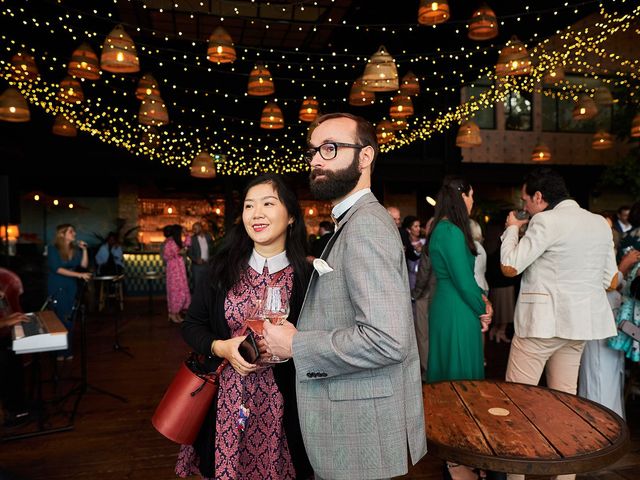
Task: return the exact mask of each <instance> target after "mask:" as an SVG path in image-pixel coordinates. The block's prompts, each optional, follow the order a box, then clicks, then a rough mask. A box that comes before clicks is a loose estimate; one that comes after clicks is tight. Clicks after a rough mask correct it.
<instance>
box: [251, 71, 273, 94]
mask: <svg viewBox="0 0 640 480" xmlns="http://www.w3.org/2000/svg"><path fill="white" fill-rule="evenodd" d="M275 91H276V89H275V87H274V85H273V78H271V73H270V72H269V70H267V68H266V67H265V66H264V65H256V67H255V68H254V69H253V70H252V71H251V74H250V75H249V85H248V87H247V93H248V94H249V95H255V96H258V97H261V96H265V95H273V93H274V92H275Z"/></svg>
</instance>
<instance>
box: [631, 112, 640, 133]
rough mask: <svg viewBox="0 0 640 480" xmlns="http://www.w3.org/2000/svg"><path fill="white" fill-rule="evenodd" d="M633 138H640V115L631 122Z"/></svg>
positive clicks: (637, 114)
mask: <svg viewBox="0 0 640 480" xmlns="http://www.w3.org/2000/svg"><path fill="white" fill-rule="evenodd" d="M631 136H632V137H633V138H638V137H640V113H636V116H635V117H633V120H632V121H631Z"/></svg>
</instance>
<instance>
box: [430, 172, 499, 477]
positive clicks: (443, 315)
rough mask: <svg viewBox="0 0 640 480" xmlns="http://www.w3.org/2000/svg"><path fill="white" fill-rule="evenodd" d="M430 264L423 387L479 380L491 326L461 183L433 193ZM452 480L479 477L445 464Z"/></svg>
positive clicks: (449, 180)
mask: <svg viewBox="0 0 640 480" xmlns="http://www.w3.org/2000/svg"><path fill="white" fill-rule="evenodd" d="M436 202H437V203H436V211H435V214H434V224H435V227H434V228H433V230H432V231H431V235H430V237H429V258H430V260H431V267H432V269H433V273H435V275H436V288H435V293H434V295H433V299H432V301H431V306H430V308H429V361H428V363H427V381H428V382H437V381H440V380H479V379H482V378H484V355H483V349H482V332H484V331H486V330H487V329H488V328H489V323H490V322H491V314H492V313H493V312H492V310H491V304H490V303H489V301H488V300H487V299H486V297H485V296H484V294H483V292H482V290H481V289H480V287H479V286H478V284H477V283H476V280H475V278H474V273H473V271H474V268H473V267H474V263H475V258H476V255H477V250H476V247H475V245H474V243H473V238H472V237H471V231H470V228H469V213H470V212H471V208H472V207H473V189H472V188H471V185H469V183H468V182H467V181H466V180H464V179H463V178H460V177H446V178H445V179H444V181H443V184H442V188H441V189H440V191H439V192H438V197H437V200H436ZM447 469H448V471H449V474H450V475H451V478H452V479H453V480H473V479H477V478H479V473H477V472H476V471H474V470H472V469H471V468H469V467H467V466H465V465H459V464H456V463H451V462H447Z"/></svg>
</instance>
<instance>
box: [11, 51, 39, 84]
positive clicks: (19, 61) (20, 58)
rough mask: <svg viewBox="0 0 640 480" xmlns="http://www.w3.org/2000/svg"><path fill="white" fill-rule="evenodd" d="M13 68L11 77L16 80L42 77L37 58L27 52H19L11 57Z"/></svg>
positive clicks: (21, 80)
mask: <svg viewBox="0 0 640 480" xmlns="http://www.w3.org/2000/svg"><path fill="white" fill-rule="evenodd" d="M11 68H12V72H11V78H12V79H14V80H15V81H16V82H23V81H25V80H37V79H38V78H40V73H39V72H38V66H37V65H36V60H35V59H34V58H33V55H29V54H28V53H27V52H18V53H16V54H15V55H14V56H13V57H11Z"/></svg>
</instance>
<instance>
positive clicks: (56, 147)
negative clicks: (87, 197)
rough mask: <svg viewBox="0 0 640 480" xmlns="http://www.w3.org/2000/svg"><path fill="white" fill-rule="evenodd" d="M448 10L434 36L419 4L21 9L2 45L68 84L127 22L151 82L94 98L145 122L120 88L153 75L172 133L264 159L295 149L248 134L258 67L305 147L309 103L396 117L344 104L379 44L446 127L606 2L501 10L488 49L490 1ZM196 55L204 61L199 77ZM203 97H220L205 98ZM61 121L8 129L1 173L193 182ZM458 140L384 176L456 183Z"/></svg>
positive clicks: (392, 164)
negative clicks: (517, 43)
mask: <svg viewBox="0 0 640 480" xmlns="http://www.w3.org/2000/svg"><path fill="white" fill-rule="evenodd" d="M449 3H450V9H451V20H450V21H449V22H447V23H445V24H443V25H439V26H438V27H437V28H432V27H426V26H419V25H418V24H417V10H418V4H419V1H418V0H415V1H399V2H372V1H370V0H369V1H367V0H356V1H349V0H333V1H332V0H315V1H310V0H297V1H271V2H257V1H249V0H245V1H231V0H222V1H220V0H218V1H213V0H205V1H198V0H172V1H165V0H144V1H143V0H116V1H115V2H113V1H112V2H87V1H85V0H59V1H54V0H28V1H15V0H14V1H11V0H7V1H5V2H4V5H6V6H7V7H8V8H11V9H16V11H17V9H20V8H22V9H24V11H23V13H21V14H20V15H15V16H13V17H12V16H9V15H3V16H2V17H0V22H1V24H0V28H1V29H2V31H3V32H4V34H5V35H7V38H6V39H4V40H2V41H1V42H0V44H1V46H3V47H5V51H6V52H9V54H8V55H7V57H6V58H7V60H8V58H9V57H10V56H11V55H12V54H13V53H15V51H16V50H17V49H18V47H17V46H16V45H19V44H24V45H25V46H26V47H28V48H34V49H35V50H36V51H37V52H42V54H43V55H46V57H47V59H48V60H49V62H48V63H47V64H46V65H42V64H41V65H39V67H40V72H41V74H42V76H43V77H45V79H49V80H50V81H51V82H59V81H60V79H61V78H62V77H63V76H64V75H65V68H66V62H67V61H68V58H69V56H70V54H71V52H72V51H73V50H74V49H75V48H76V47H77V46H78V45H79V44H80V43H81V42H82V41H85V40H87V38H85V32H86V31H89V32H96V33H97V35H96V37H93V38H90V39H88V41H89V43H90V44H91V46H92V47H93V48H94V50H95V51H96V52H97V53H98V55H99V54H100V50H101V47H102V42H103V40H104V38H105V36H106V35H107V34H108V33H109V32H110V31H111V30H112V29H113V28H114V26H115V25H116V24H118V23H122V24H123V25H124V27H125V29H126V30H127V32H128V33H129V34H130V35H131V36H132V37H133V39H134V41H135V42H136V45H137V48H138V53H139V56H140V62H141V72H140V74H128V75H125V76H124V77H125V79H124V80H122V78H115V76H114V75H112V74H105V75H103V76H102V79H101V80H99V81H97V82H95V84H94V85H91V86H88V87H87V89H86V91H85V95H87V96H94V97H104V98H105V99H107V101H108V102H110V103H111V104H112V105H119V106H120V107H121V108H123V109H124V108H126V109H128V111H130V112H131V111H133V112H137V108H138V107H137V105H138V102H137V100H135V98H132V95H114V94H113V88H114V87H113V85H116V86H117V88H119V89H121V90H122V91H126V90H130V91H133V90H134V89H135V86H136V84H137V81H138V79H139V78H140V75H141V74H143V73H146V72H151V73H153V75H154V76H155V77H156V78H158V79H162V82H161V84H162V86H161V90H162V94H163V98H164V99H165V101H166V102H167V104H168V105H169V114H170V118H171V124H170V125H169V126H167V127H165V128H167V129H173V131H174V132H176V134H178V135H179V129H181V128H190V129H199V131H202V132H203V135H205V136H206V135H208V133H206V132H209V131H210V130H213V129H216V130H217V131H218V135H223V136H226V137H227V138H229V139H231V143H234V142H235V143H237V144H243V145H244V146H246V147H247V148H253V145H254V144H255V141H256V139H260V140H261V141H262V142H263V143H262V144H267V145H273V148H274V149H277V148H280V147H281V146H282V145H283V144H286V143H287V141H286V138H287V137H284V138H285V140H283V137H282V136H280V137H279V135H281V134H280V133H277V132H264V131H261V130H260V129H259V128H258V127H257V126H248V123H249V122H256V120H257V119H258V117H259V113H260V110H261V108H262V105H263V104H264V98H255V97H247V96H246V94H245V91H246V85H247V78H248V74H249V72H250V70H251V69H252V68H253V66H254V65H255V63H256V61H260V60H262V61H265V62H267V63H268V64H269V66H270V69H271V73H272V75H273V77H274V81H275V84H276V96H277V98H278V101H279V103H280V106H281V107H282V109H283V111H284V116H285V121H287V123H288V124H289V125H292V130H291V131H292V132H293V133H292V135H293V134H295V133H296V132H297V134H298V137H296V138H299V137H300V135H301V132H304V130H305V129H306V126H307V124H304V123H302V122H299V121H298V120H297V115H298V109H299V106H300V101H301V99H302V98H303V97H305V96H308V95H315V96H316V97H317V98H318V99H319V100H320V102H321V108H322V111H323V112H329V111H340V110H342V111H344V110H346V111H351V112H353V113H356V114H360V115H363V116H365V117H367V118H369V119H370V120H372V121H374V122H377V121H378V120H379V119H381V118H382V117H384V116H386V115H387V114H388V108H389V103H388V99H389V98H390V96H391V95H390V94H382V95H379V97H383V98H384V99H385V101H384V102H379V103H377V104H376V105H375V106H371V107H364V108H362V107H361V108H357V107H351V106H349V105H347V104H346V103H345V102H344V98H345V97H347V96H348V93H349V87H350V85H351V82H352V81H353V80H354V79H355V78H356V77H358V76H360V75H361V74H362V70H363V68H364V65H365V63H366V60H367V59H368V58H369V57H370V56H371V55H372V54H373V53H374V52H375V51H376V50H377V48H378V47H379V46H380V45H385V46H386V47H387V49H388V50H389V52H390V53H391V54H392V55H393V56H394V58H395V59H396V62H397V63H398V68H399V72H400V75H403V74H404V73H406V72H407V71H408V70H412V71H413V72H414V73H416V74H417V75H418V76H419V77H420V78H421V86H422V89H423V92H422V94H421V95H420V96H419V97H417V98H416V99H415V100H414V105H415V107H416V115H419V116H427V117H429V116H435V115H436V113H437V112H439V111H443V110H446V109H447V108H448V107H451V106H455V105H456V104H458V103H459V99H460V94H459V89H460V86H461V85H462V84H464V83H468V82H471V81H473V80H474V79H475V78H476V77H477V75H478V72H479V71H480V69H481V67H484V66H488V65H491V64H493V63H495V60H496V58H497V54H498V50H499V49H500V47H501V46H502V45H504V43H505V42H506V41H507V40H508V39H509V38H510V37H511V36H512V35H514V34H515V35H518V36H519V38H520V39H522V40H523V41H525V42H527V43H528V44H532V43H537V42H538V41H540V40H542V39H543V38H546V37H548V36H550V35H552V34H554V33H555V32H556V31H557V30H558V29H560V28H563V27H565V26H567V25H569V24H571V23H574V22H575V21H577V20H578V19H580V18H582V17H584V16H586V15H588V14H591V13H593V12H595V11H597V9H598V5H599V3H600V2H597V1H579V0H569V1H567V2H562V3H560V2H557V1H546V0H535V1H533V0H531V1H528V2H527V1H525V2H514V1H512V0H509V1H505V0H494V1H490V2H489V4H490V6H491V7H492V8H493V10H494V11H495V12H496V15H497V16H498V18H499V21H500V35H499V37H498V38H496V39H495V40H491V41H489V42H487V43H478V42H473V41H471V40H469V39H468V38H467V36H466V22H467V20H468V19H469V18H470V16H471V14H472V13H473V11H474V10H475V9H477V8H478V6H479V5H480V3H481V2H479V1H476V0H471V1H467V0H465V1H462V0H459V1H457V0H450V2H449ZM603 3H605V4H608V3H613V2H612V1H605V2H603ZM23 17H24V18H28V19H37V20H38V21H37V25H36V24H34V23H33V22H31V21H25V22H22V21H20V18H23ZM221 18H223V19H224V20H222V21H221ZM47 22H49V23H50V25H51V28H48V27H47V25H48V24H47ZM220 24H222V25H224V27H225V28H226V29H227V30H228V32H229V33H230V34H231V36H232V38H233V39H234V42H235V45H236V48H237V50H238V59H237V60H236V62H235V63H234V64H232V65H215V64H212V63H210V62H208V61H207V60H206V41H207V39H208V36H209V35H210V33H211V32H212V30H213V29H214V28H215V27H216V26H217V25H220ZM63 25H64V28H62V26H63ZM54 27H55V28H54ZM51 30H54V31H55V33H53V34H52V33H51ZM13 41H15V42H16V43H12V42H13ZM469 51H474V52H477V53H475V54H474V55H473V56H472V57H471V60H470V59H469V58H467V57H466V54H467V53H468V52H469ZM196 56H199V60H197V63H196V64H195V65H194V64H192V62H193V58H194V57H196ZM53 59H55V61H53ZM0 82H1V83H4V81H0ZM107 82H109V83H108V84H107ZM0 86H2V87H4V86H5V85H1V84H0ZM427 90H428V91H427ZM194 91H198V92H199V94H198V95H194V93H193V92H194ZM202 92H208V94H207V95H206V96H202ZM51 122H52V118H51V117H50V116H49V115H47V114H45V113H44V112H42V110H39V109H37V108H33V107H32V122H30V124H16V125H9V124H4V125H0V154H1V155H2V156H3V157H4V158H5V159H9V161H7V160H3V162H2V163H3V165H2V167H0V169H1V170H2V171H4V172H7V173H11V174H18V175H23V176H24V175H29V174H30V175H33V172H34V170H33V169H34V167H35V166H38V169H37V170H36V174H38V173H39V174H44V175H43V176H47V175H60V174H62V172H64V173H65V174H66V175H71V176H73V175H80V174H89V175H92V174H102V173H103V172H105V173H106V172H110V173H112V174H113V175H114V176H115V177H118V176H120V175H126V174H130V175H138V176H140V175H142V176H144V175H148V176H150V177H155V176H159V177H163V176H165V177H168V178H171V177H176V175H179V176H184V177H188V173H187V170H186V169H184V168H183V169H179V170H177V169H176V168H175V167H166V166H164V165H160V164H159V162H157V161H149V160H147V159H145V158H141V157H135V156H132V155H130V154H128V153H127V152H126V151H124V150H122V149H119V148H117V147H114V146H108V145H104V144H102V143H100V142H99V141H97V140H96V139H93V138H80V137H82V136H83V134H81V135H80V137H78V138H76V139H64V138H62V139H61V138H55V137H54V136H53V135H51V134H50V128H51V127H50V125H51ZM221 131H224V133H220V132H221ZM454 136H455V132H453V135H452V134H451V132H449V133H447V134H444V135H436V136H434V137H432V138H431V139H429V140H428V141H426V142H422V141H421V142H415V143H414V144H412V145H411V146H409V147H406V148H402V149H399V150H396V151H394V153H393V155H387V156H383V157H382V159H381V162H380V171H382V172H383V173H385V174H386V175H389V177H390V178H394V179H396V178H397V180H395V181H398V182H402V181H403V179H406V180H411V181H418V180H419V179H416V175H415V173H416V171H420V172H424V175H430V174H432V173H433V172H442V171H446V170H447V169H449V168H451V167H450V166H451V165H455V164H457V163H459V158H460V156H459V150H458V149H456V148H455V147H454V146H453V138H454ZM270 142H271V143H270ZM249 145H251V146H249ZM289 146H290V145H289ZM299 148H300V149H302V148H303V145H299Z"/></svg>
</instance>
